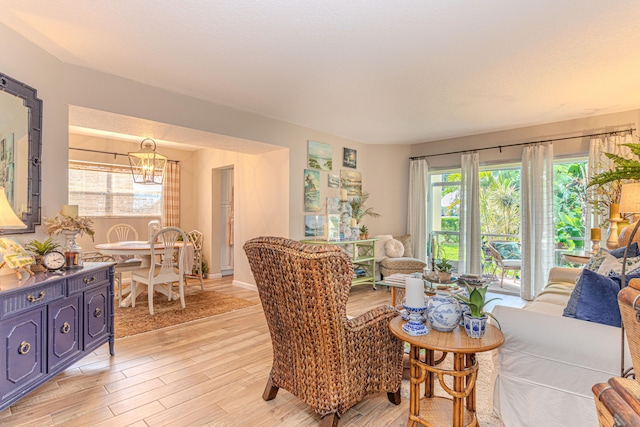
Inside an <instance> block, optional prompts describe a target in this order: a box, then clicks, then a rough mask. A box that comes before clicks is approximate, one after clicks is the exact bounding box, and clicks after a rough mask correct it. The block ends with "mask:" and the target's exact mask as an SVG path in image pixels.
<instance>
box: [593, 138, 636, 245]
mask: <svg viewBox="0 0 640 427" xmlns="http://www.w3.org/2000/svg"><path fill="white" fill-rule="evenodd" d="M631 143H633V137H632V136H631V134H630V133H629V134H627V135H625V136H621V135H610V136H607V137H605V138H592V139H591V141H590V145H589V167H588V169H587V178H588V181H590V180H591V177H593V176H594V175H596V174H598V173H600V172H604V171H606V170H609V169H612V168H613V162H612V161H611V160H609V158H608V157H607V156H605V155H604V153H613V154H617V155H618V156H620V157H624V158H633V156H632V155H631V150H630V149H629V147H624V146H623V145H622V144H631ZM620 188H621V184H620V183H617V182H616V183H610V184H605V185H603V186H602V187H601V188H599V189H598V188H596V187H595V186H594V187H589V189H588V190H587V191H588V195H589V200H590V201H591V202H593V201H595V200H597V201H598V205H599V207H600V209H595V208H594V206H592V204H591V203H589V205H588V207H587V209H588V211H587V224H586V229H587V230H589V229H590V228H593V227H595V228H599V227H603V226H606V225H608V223H607V222H606V220H607V218H609V211H608V208H609V200H610V199H611V198H612V197H613V199H614V200H617V201H619V200H620ZM603 193H606V194H608V195H610V196H609V197H602V196H603ZM603 236H604V233H603ZM605 239H606V238H605Z"/></svg>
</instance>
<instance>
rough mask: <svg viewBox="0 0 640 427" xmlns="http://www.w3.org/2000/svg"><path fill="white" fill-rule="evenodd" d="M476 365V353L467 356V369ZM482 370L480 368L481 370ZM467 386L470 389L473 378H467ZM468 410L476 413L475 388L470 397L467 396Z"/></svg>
mask: <svg viewBox="0 0 640 427" xmlns="http://www.w3.org/2000/svg"><path fill="white" fill-rule="evenodd" d="M475 363H476V354H475V353H470V354H467V355H466V363H465V366H466V367H467V368H470V367H472V366H473V365H475ZM479 369H480V368H478V370H479ZM465 378H466V379H465V385H466V386H467V387H468V386H469V382H470V381H471V377H465ZM467 409H468V410H469V411H473V412H475V411H476V388H475V386H474V387H473V388H472V389H471V392H470V393H469V396H467Z"/></svg>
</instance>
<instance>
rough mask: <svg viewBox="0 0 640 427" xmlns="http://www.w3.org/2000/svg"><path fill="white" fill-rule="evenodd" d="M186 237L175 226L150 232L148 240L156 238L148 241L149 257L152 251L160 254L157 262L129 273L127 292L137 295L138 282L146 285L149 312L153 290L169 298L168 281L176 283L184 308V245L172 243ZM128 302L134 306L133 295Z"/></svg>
mask: <svg viewBox="0 0 640 427" xmlns="http://www.w3.org/2000/svg"><path fill="white" fill-rule="evenodd" d="M180 238H182V242H186V241H187V235H186V233H185V232H184V231H183V230H182V229H180V228H178V227H165V228H162V229H161V230H160V231H158V232H157V233H156V234H154V235H153V236H152V241H154V242H157V245H158V246H161V247H160V248H156V245H151V259H152V260H153V259H155V258H156V255H161V256H160V259H161V262H160V263H159V264H156V263H154V262H152V263H151V264H150V265H149V266H148V267H145V268H140V269H138V270H135V271H133V272H132V273H131V292H132V295H137V292H136V288H137V286H139V285H140V284H142V285H146V286H147V297H148V298H147V299H148V301H149V313H150V314H153V294H154V292H155V291H156V290H157V291H160V292H161V293H163V294H165V295H167V297H168V298H169V299H172V294H173V292H172V287H173V286H172V284H173V283H177V284H178V292H179V294H180V304H181V305H182V308H185V307H186V305H185V302H184V284H183V282H184V254H185V248H186V245H184V244H181V245H176V242H178V241H180ZM131 306H132V307H135V306H136V301H135V297H133V298H131Z"/></svg>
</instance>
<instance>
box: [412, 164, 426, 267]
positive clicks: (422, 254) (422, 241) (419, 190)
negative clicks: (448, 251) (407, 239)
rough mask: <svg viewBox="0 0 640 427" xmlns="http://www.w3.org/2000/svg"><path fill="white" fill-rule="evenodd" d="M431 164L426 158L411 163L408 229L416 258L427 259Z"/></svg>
mask: <svg viewBox="0 0 640 427" xmlns="http://www.w3.org/2000/svg"><path fill="white" fill-rule="evenodd" d="M428 173H429V165H428V164H427V160H426V159H415V160H411V162H410V163H409V202H408V209H407V231H408V232H409V233H410V234H411V240H412V242H413V256H414V258H417V259H421V260H426V259H427V250H426V248H427V200H429V197H428V195H429V186H428V184H427V178H428Z"/></svg>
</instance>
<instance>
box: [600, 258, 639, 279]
mask: <svg viewBox="0 0 640 427" xmlns="http://www.w3.org/2000/svg"><path fill="white" fill-rule="evenodd" d="M623 260H624V258H616V257H614V256H613V255H611V254H607V255H606V256H605V257H604V261H603V262H602V264H601V265H600V267H598V271H597V272H598V274H602V275H604V276H616V275H620V274H622V261H623ZM626 265H627V267H626V269H625V272H626V273H627V274H629V273H633V272H635V271H636V270H638V269H639V268H640V256H636V257H627V260H626Z"/></svg>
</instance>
